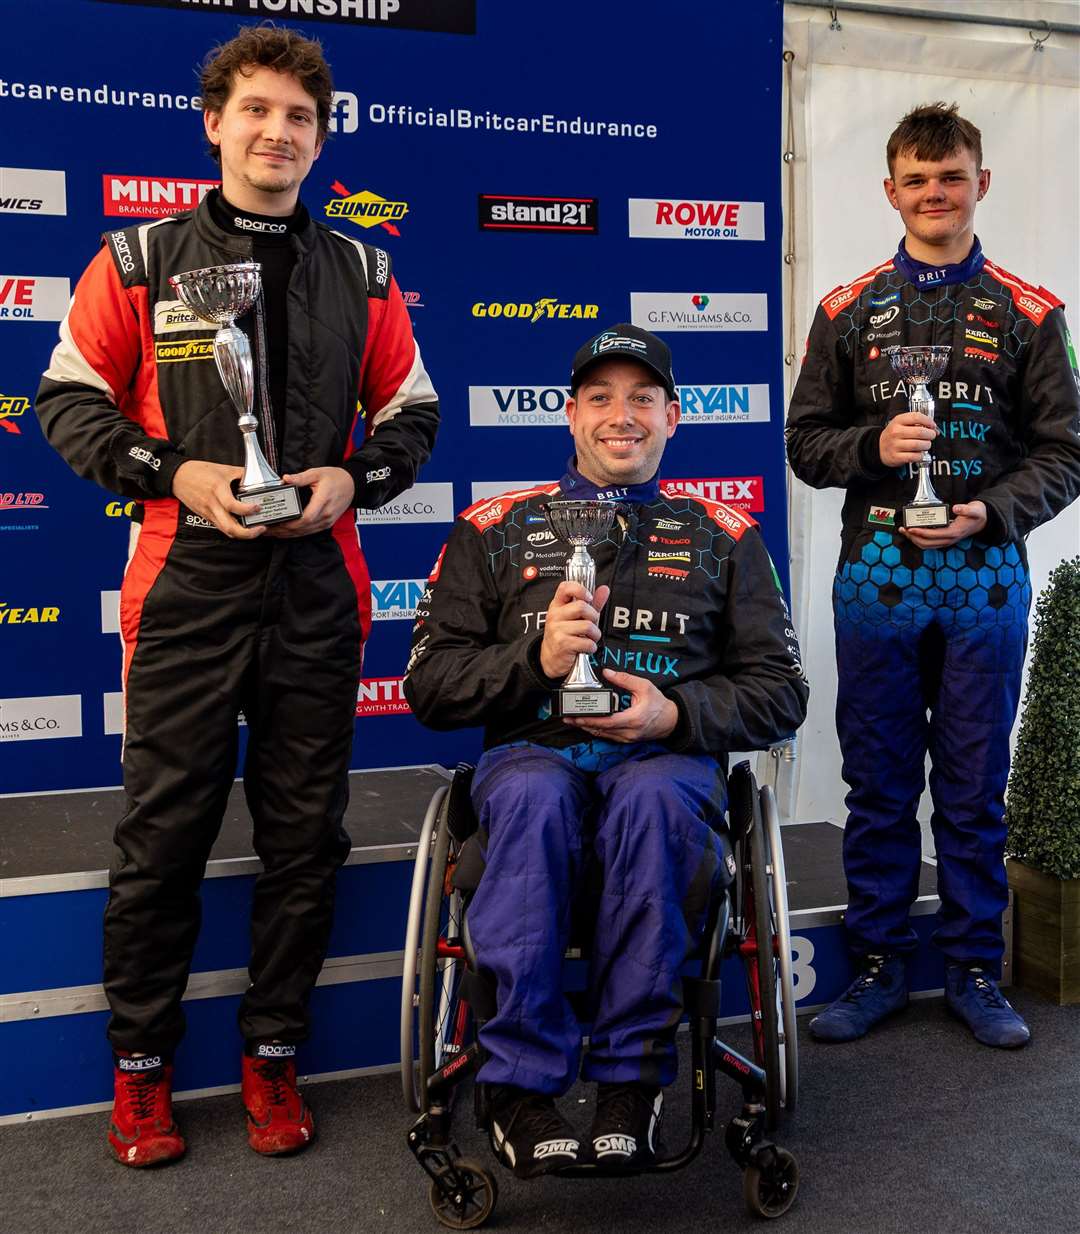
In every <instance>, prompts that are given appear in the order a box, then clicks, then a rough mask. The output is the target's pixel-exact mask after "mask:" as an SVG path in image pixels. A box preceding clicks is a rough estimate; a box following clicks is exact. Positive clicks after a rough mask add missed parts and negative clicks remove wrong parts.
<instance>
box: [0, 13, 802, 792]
mask: <svg viewBox="0 0 1080 1234" xmlns="http://www.w3.org/2000/svg"><path fill="white" fill-rule="evenodd" d="M2 9H3V14H2V15H3V22H4V31H5V38H4V41H3V48H2V50H0V121H2V124H3V131H4V143H3V154H2V155H0V162H2V163H3V167H2V168H0V554H2V558H0V560H2V574H0V578H2V586H0V791H5V792H31V791H41V790H49V789H63V788H76V787H86V786H100V785H111V784H116V783H118V782H119V779H120V766H119V749H120V737H119V735H118V726H119V700H118V697H117V691H118V690H119V677H120V646H119V639H118V635H117V634H116V633H115V631H114V629H113V628H112V626H113V624H114V623H112V621H111V620H110V616H109V614H110V612H111V609H112V608H113V607H114V604H113V597H111V595H110V594H109V593H112V592H115V591H116V590H117V589H118V588H119V586H120V581H121V577H122V571H123V564H124V560H125V555H126V546H127V537H128V519H127V517H126V516H125V514H124V507H123V503H122V502H117V501H116V499H115V496H114V495H112V494H109V493H105V492H103V491H102V490H100V489H98V488H97V487H95V486H94V485H92V484H90V483H87V482H85V481H82V480H79V479H77V478H76V477H75V476H74V475H72V473H71V472H70V471H69V470H68V469H67V467H66V465H65V464H64V463H63V461H62V460H61V459H60V458H59V457H58V456H57V455H55V454H54V453H53V452H52V450H51V449H50V448H49V446H48V445H47V444H46V443H45V441H44V440H43V438H42V436H41V432H40V429H39V428H38V425H37V421H36V419H35V417H34V414H33V409H32V406H30V404H31V403H32V400H33V396H34V392H35V390H36V387H37V383H38V379H39V376H40V374H41V372H42V370H43V369H44V368H45V367H46V365H47V362H48V358H49V354H50V351H51V349H52V346H53V344H54V342H55V340H56V336H57V330H58V321H57V320H56V318H58V317H59V316H61V315H62V312H63V306H64V304H65V303H66V296H67V294H68V287H67V286H66V285H65V283H64V282H63V280H70V283H71V285H74V282H75V280H76V279H77V278H78V276H79V274H80V273H81V271H82V269H83V268H84V267H85V265H86V264H87V262H88V261H89V260H90V258H91V257H92V256H93V253H94V251H95V248H96V245H97V242H98V235H99V233H100V232H101V231H103V230H107V229H110V228H113V227H118V226H121V225H126V224H127V223H129V222H131V221H134V220H136V219H138V218H139V217H152V216H153V213H154V212H155V211H156V212H167V210H168V208H169V207H168V204H167V203H168V201H169V199H170V198H171V199H172V200H173V201H174V202H176V203H177V204H178V205H179V206H180V207H181V208H182V207H183V205H184V204H185V202H186V201H187V200H190V199H192V195H194V194H197V192H198V191H199V190H198V187H197V185H196V184H195V182H198V181H208V180H212V179H214V176H215V171H216V168H215V165H214V164H213V163H212V162H211V161H210V160H209V158H208V157H207V156H206V155H205V153H204V152H203V140H202V125H201V116H200V113H199V111H198V110H197V108H198V101H197V97H196V96H197V94H198V85H197V75H196V71H197V65H198V63H199V61H200V59H201V57H202V55H203V53H204V52H205V51H206V49H207V48H208V47H209V46H210V45H211V44H213V43H215V42H217V41H219V40H224V39H227V38H229V37H230V36H231V35H232V34H233V33H234V32H235V30H236V28H237V25H238V23H239V21H241V20H252V19H258V18H259V17H260V16H274V17H275V18H276V19H277V20H278V21H282V22H287V23H288V24H294V25H296V26H297V27H298V28H300V29H302V30H304V31H305V32H307V33H310V34H312V35H313V36H316V37H319V38H320V39H322V40H323V43H324V45H325V47H326V49H327V53H328V58H329V59H330V61H331V63H332V64H333V67H334V70H335V79H336V85H337V88H338V90H339V92H340V96H339V100H338V105H337V107H336V110H335V129H336V131H335V132H334V134H333V135H332V139H331V140H330V141H329V142H328V144H327V146H326V148H325V150H324V152H323V155H322V157H321V159H320V160H319V161H318V162H317V163H316V164H315V166H314V169H313V171H312V174H311V176H310V177H309V179H308V181H307V183H306V185H305V188H304V190H303V197H304V200H305V202H306V204H307V206H308V208H309V209H310V210H311V212H312V214H313V215H315V216H316V217H320V218H324V219H327V218H328V213H327V211H328V207H329V208H330V209H331V210H333V211H336V212H337V213H336V215H335V216H333V217H330V218H329V219H328V221H330V222H331V224H332V225H333V226H336V227H338V228H339V229H340V230H344V231H348V232H350V233H351V234H354V235H357V236H362V237H363V238H364V239H366V240H369V241H370V242H372V243H375V244H378V245H381V246H382V247H384V248H386V249H387V250H388V251H389V252H390V253H391V255H392V257H393V261H394V266H395V271H396V274H397V277H398V281H399V283H400V285H401V287H402V289H403V290H404V291H405V292H406V293H407V299H409V300H410V301H411V302H412V308H411V313H412V318H413V324H414V327H415V330H416V334H417V337H418V339H419V342H420V346H421V348H422V351H423V354H424V358H425V362H426V365H427V368H428V370H429V372H430V373H431V375H432V378H433V380H434V383H435V385H436V388H437V389H438V391H439V394H440V399H441V404H442V411H443V427H442V432H441V435H440V439H439V443H438V445H437V447H436V452H435V456H434V458H433V459H432V461H431V463H430V464H429V466H428V467H427V468H426V469H425V471H424V474H423V476H422V477H421V480H422V487H421V488H420V489H419V490H418V491H417V492H415V493H413V494H411V495H409V494H407V495H405V496H404V497H403V498H402V499H400V501H398V502H396V503H394V509H393V511H392V512H391V513H392V515H393V516H394V518H395V520H396V521H390V522H383V523H377V524H373V525H368V524H364V525H362V526H361V529H360V530H361V536H362V540H363V544H364V549H365V552H366V554H367V557H368V561H369V564H370V567H371V575H372V578H373V579H374V580H376V581H377V582H378V583H379V584H380V596H379V597H377V603H376V607H377V609H382V610H384V611H383V612H382V614H381V619H378V620H377V621H376V624H375V626H374V629H373V634H372V638H371V641H370V643H369V647H368V654H367V660H366V664H365V673H366V674H367V675H368V676H369V677H370V678H372V679H376V681H375V684H370V685H367V686H365V687H364V689H363V693H364V694H365V695H366V697H367V700H368V704H367V705H366V706H365V707H361V709H360V710H361V711H364V710H367V711H373V712H375V713H379V712H386V711H390V712H393V711H394V710H395V709H397V710H400V704H399V703H398V702H397V698H398V684H397V683H398V679H399V678H400V675H401V672H402V668H403V665H404V662H405V659H406V656H407V647H408V641H409V630H410V625H411V623H410V621H408V620H406V619H402V618H400V617H398V616H397V614H398V613H399V612H405V611H408V604H409V603H410V602H412V603H415V594H416V588H415V586H413V585H411V584H412V583H413V581H414V580H420V579H423V578H424V577H425V576H426V574H427V572H428V570H429V569H430V567H431V564H432V562H433V561H434V560H435V557H436V555H437V553H438V550H439V547H440V545H441V544H442V542H443V540H444V539H445V536H446V533H447V530H448V523H449V518H450V515H451V512H452V511H454V510H460V509H462V508H463V507H465V506H466V505H468V504H469V503H470V502H471V501H472V500H473V497H474V490H473V485H474V484H485V485H488V486H489V488H488V489H485V490H483V491H484V492H487V491H490V486H497V487H507V486H509V485H510V484H512V483H516V482H519V481H534V480H548V479H557V478H558V476H559V475H560V474H561V471H562V467H563V464H564V462H565V460H566V458H567V455H568V453H569V447H570V438H569V436H568V434H567V432H566V430H565V427H562V426H561V406H562V399H563V395H564V393H565V388H564V383H565V382H566V380H567V376H568V371H569V360H570V357H571V355H572V354H573V352H574V350H575V349H576V348H577V347H578V345H579V344H580V343H581V342H582V341H584V339H585V338H586V337H588V336H589V335H590V334H591V333H593V332H594V331H595V329H596V328H597V327H598V326H600V325H604V324H611V323H614V322H617V321H624V320H628V319H630V317H631V303H632V299H631V298H632V295H634V294H635V293H636V296H637V298H636V299H635V301H634V303H635V305H636V311H637V313H638V314H640V316H639V317H638V320H639V321H640V324H643V325H652V326H653V328H658V329H659V331H660V332H661V333H663V335H664V337H665V338H666V339H667V340H668V342H669V343H670V344H671V347H672V349H673V352H674V358H675V372H676V378H677V380H678V381H679V382H680V383H681V385H682V386H683V393H682V397H683V401H684V418H683V426H682V427H681V428H680V430H679V432H678V433H677V435H676V437H675V439H674V441H673V442H672V443H671V444H670V446H669V448H668V453H667V457H666V462H665V467H664V474H665V475H667V476H669V477H673V478H686V479H693V480H699V481H718V480H727V481H728V483H727V484H726V485H724V486H716V485H708V484H707V485H705V486H704V488H699V489H698V491H703V492H704V493H705V495H708V496H716V497H718V498H720V499H731V500H732V501H733V502H734V503H735V504H738V505H741V506H742V508H744V509H749V511H750V513H752V514H753V516H754V517H755V518H757V519H758V520H759V521H760V523H761V524H762V527H763V529H764V532H765V537H766V540H767V542H768V544H769V547H770V549H771V551H772V553H773V556H774V558H775V559H776V561H777V564H778V567H779V568H780V570H781V574H782V575H784V576H786V569H785V564H786V556H787V552H786V539H785V498H784V464H783V447H782V441H781V425H782V381H781V356H782V343H781V300H780V296H781V277H780V272H781V264H782V263H781V248H780V244H781V213H780V158H779V155H780V68H781V42H780V32H781V6H780V4H779V3H778V2H777V3H773V2H771V0H769V2H763V3H758V4H754V5H684V6H669V7H668V8H663V7H658V6H656V5H655V4H654V3H652V2H651V0H621V2H620V3H614V2H611V3H601V4H595V5H581V4H580V3H577V0H549V2H548V3H545V4H543V5H524V4H506V3H500V2H498V0H476V3H475V4H473V3H471V0H454V3H452V4H449V5H446V4H442V5H440V4H435V3H433V2H432V0H401V3H400V4H397V5H393V4H389V5H388V4H383V3H381V2H380V0H364V2H363V3H360V4H353V3H346V2H345V0H341V2H338V0H203V2H202V3H196V2H195V0H51V2H50V3H49V4H47V5H30V4H25V5H24V4H21V3H19V4H14V3H11V2H10V0H4V3H3V5H2ZM305 10H308V11H309V12H310V13H311V16H312V21H311V22H310V23H305V20H304V17H303V14H304V12H305ZM431 13H435V14H438V15H441V16H439V17H436V18H430V19H429V14H431ZM316 19H317V20H316ZM440 21H441V26H440V28H439V29H438V30H435V29H433V28H432V27H433V26H434V25H436V24H439V22H440ZM470 30H471V31H472V32H471V33H470V32H469V31H470ZM88 49H90V52H91V54H88ZM46 172H51V173H54V174H52V175H44V174H42V173H46ZM57 172H62V173H63V176H62V177H59V176H57V175H56V174H55V173H57ZM155 196H156V197H157V198H158V199H159V200H158V201H157V204H156V205H155V204H154V198H155ZM525 198H540V199H545V200H541V201H531V202H530V201H526V200H523V199H525ZM147 199H149V200H150V202H151V204H150V205H149V206H147V205H146V201H147ZM349 199H352V203H353V204H346V205H344V206H343V205H342V204H340V203H342V202H348V201H349ZM375 199H382V200H384V201H385V202H387V203H390V204H388V205H386V206H383V207H378V209H379V211H380V212H381V219H380V218H375V219H373V218H372V217H371V214H370V213H368V214H366V215H361V216H357V215H356V214H355V213H354V212H355V211H356V210H358V209H363V208H364V206H363V203H365V202H366V203H369V204H368V207H367V209H368V210H369V211H370V208H371V206H370V203H371V202H372V201H374V200H375ZM512 199H516V200H512ZM559 199H569V200H565V201H562V200H559ZM35 203H37V204H35ZM333 203H338V204H337V205H333ZM355 203H361V204H360V205H357V204H355ZM757 203H761V204H760V205H759V204H757ZM172 208H176V206H174V207H172ZM358 217H362V218H364V220H365V221H368V222H371V223H372V224H373V225H372V226H370V227H362V226H361V225H360V223H359V222H358V221H357V218H358ZM481 218H483V219H484V220H485V221H486V222H487V223H488V224H489V225H491V224H499V225H498V226H489V228H488V229H483V230H482V229H481V227H480V219H481ZM522 222H525V223H527V224H528V227H527V228H522V227H521V226H520V225H519V224H520V223H522ZM384 223H385V224H387V225H384ZM532 228H536V229H535V230H533V229H532ZM688 233H689V234H688ZM731 297H734V298H731ZM58 305H59V307H57V306H58ZM766 305H767V328H766ZM477 306H479V307H477ZM491 306H495V307H494V308H492V307H491ZM507 306H513V307H507ZM526 306H527V307H526ZM481 313H482V314H483V315H479V314H481ZM657 313H663V314H667V315H666V316H664V317H662V318H657V317H656V316H651V315H650V314H657ZM658 321H659V322H661V323H662V324H660V325H659V326H658V324H657V323H658ZM676 326H677V327H678V328H672V327H676ZM702 327H707V328H704V329H703V328H702ZM470 387H474V390H473V394H472V399H471V400H470ZM548 421H550V423H548ZM237 440H238V443H239V434H238V436H237ZM238 458H239V445H238ZM421 520H427V521H421ZM394 583H400V584H401V586H396V587H395V586H392V584H394ZM379 616H380V614H379V613H377V617H379ZM80 729H81V735H78V736H76V735H67V736H65V735H64V734H74V733H78V732H79V730H80ZM57 734H60V736H57ZM476 749H477V741H476V736H475V734H472V733H470V734H450V735H447V734H434V733H428V732H426V731H425V730H423V729H422V728H421V727H420V726H419V725H418V724H417V723H416V722H415V721H414V720H413V719H412V717H411V716H409V715H407V714H406V715H402V714H362V715H361V716H360V717H359V718H358V720H357V739H356V745H355V757H354V766H357V767H378V766H396V765H401V764H411V763H421V762H453V761H454V760H455V759H456V758H458V757H462V756H465V755H468V754H474V753H475V751H476Z"/></svg>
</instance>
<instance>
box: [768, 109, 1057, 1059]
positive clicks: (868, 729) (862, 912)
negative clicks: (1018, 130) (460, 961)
mask: <svg viewBox="0 0 1080 1234" xmlns="http://www.w3.org/2000/svg"><path fill="white" fill-rule="evenodd" d="M887 157H888V163H889V178H888V179H886V181H885V191H886V195H887V196H888V199H889V201H890V202H891V203H892V205H893V206H894V207H895V208H896V209H897V210H898V211H899V212H900V215H901V217H902V219H903V221H904V224H905V229H906V234H905V236H904V239H903V240H902V241H901V243H900V248H899V251H898V252H897V254H896V255H895V257H893V258H891V259H890V260H888V261H886V262H884V263H883V264H882V265H880V266H877V267H875V268H874V269H873V270H870V271H868V272H867V273H866V274H864V275H862V276H861V277H860V278H858V279H856V280H855V281H854V282H852V283H849V284H847V285H845V286H841V287H837V288H835V289H834V290H833V291H831V292H830V293H829V294H828V295H827V296H825V298H824V299H823V300H822V301H821V304H820V306H819V307H818V310H817V313H816V315H815V317H814V320H813V324H812V325H811V329H810V335H809V339H808V341H807V351H806V357H805V359H804V361H803V366H802V372H801V374H800V377H799V380H798V383H797V385H796V387H795V391H794V395H793V397H792V401H791V407H790V411H789V415H788V427H787V444H788V455H789V459H790V462H791V467H792V470H793V471H794V472H795V474H796V475H797V476H798V477H799V478H800V479H802V480H804V481H805V482H806V483H807V484H810V485H812V486H813V487H815V488H826V487H841V488H844V489H846V491H847V492H846V499H845V502H844V509H843V531H842V536H841V550H840V560H839V565H838V568H837V574H836V579H835V583H834V589H833V603H834V613H835V621H836V648H837V677H838V690H837V728H838V733H839V737H840V745H841V750H842V752H843V774H844V779H845V781H846V782H847V783H848V785H849V787H850V790H851V791H850V792H849V794H848V796H847V806H848V810H849V815H848V820H847V827H846V831H845V837H844V866H845V872H846V875H847V881H848V893H849V904H848V909H847V915H846V925H847V931H848V935H849V941H850V944H851V947H852V950H853V952H854V954H855V957H856V960H857V962H858V964H859V970H860V971H859V973H858V975H857V976H856V978H855V981H854V982H853V984H852V985H851V986H850V987H849V988H848V990H847V991H846V992H845V993H844V994H843V996H842V997H841V998H840V999H838V1000H837V1001H836V1002H835V1003H833V1004H832V1005H831V1006H830V1007H828V1008H827V1009H826V1010H825V1011H824V1012H823V1013H822V1014H821V1015H819V1016H818V1017H817V1018H816V1019H815V1020H814V1021H813V1022H812V1024H811V1032H812V1033H813V1035H814V1036H816V1037H818V1038H820V1039H822V1040H829V1041H847V1040H852V1039H853V1038H856V1037H860V1036H862V1035H863V1033H865V1032H866V1031H867V1030H868V1029H869V1028H871V1027H872V1026H873V1025H874V1024H875V1023H877V1022H878V1021H879V1020H881V1019H883V1018H884V1017H885V1016H886V1015H889V1014H891V1013H892V1012H894V1011H897V1010H899V1009H900V1008H901V1007H903V1006H904V1005H905V1004H906V1002H907V984H906V977H905V968H904V956H905V955H906V954H908V953H910V952H911V951H912V950H913V949H914V947H915V945H916V935H915V932H914V931H913V929H912V927H911V924H910V922H909V920H908V911H909V908H910V906H911V903H912V901H913V900H914V899H915V897H916V895H917V894H918V892H917V887H918V873H919V863H920V858H921V835H920V829H919V825H918V822H917V820H916V808H917V805H918V802H919V798H920V795H921V793H922V790H923V783H924V773H923V769H924V764H925V758H926V754H927V751H929V754H930V758H931V762H932V768H933V769H932V771H931V773H930V791H931V794H932V797H933V803H934V810H933V814H932V817H931V825H932V828H933V832H934V840H935V847H936V855H937V867H938V886H939V893H940V897H941V911H940V916H939V921H938V928H937V930H936V933H935V935H934V942H935V944H936V945H937V946H938V947H939V948H940V949H941V951H943V952H944V955H945V959H946V965H947V967H946V997H947V1000H948V1005H949V1007H950V1009H951V1010H952V1011H953V1012H954V1013H956V1014H957V1015H958V1016H959V1017H960V1018H961V1019H962V1020H964V1021H965V1022H966V1023H967V1025H968V1026H969V1027H970V1028H971V1030H972V1031H973V1033H974V1034H975V1036H976V1038H977V1039H978V1040H979V1041H981V1042H983V1043H985V1044H987V1045H993V1046H1005V1047H1010V1046H1012V1047H1015V1046H1020V1045H1023V1044H1024V1043H1025V1042H1026V1041H1027V1040H1028V1039H1029V1036H1030V1034H1029V1031H1028V1029H1027V1026H1026V1025H1025V1024H1024V1022H1023V1020H1022V1019H1021V1018H1020V1017H1019V1016H1018V1015H1017V1014H1016V1012H1015V1011H1014V1010H1013V1009H1012V1008H1011V1007H1010V1006H1009V1004H1008V1002H1007V1001H1006V1000H1005V999H1004V998H1003V997H1002V995H1001V993H1000V991H999V990H998V988H997V984H996V979H997V978H998V977H999V976H1000V964H1001V957H1002V953H1003V942H1002V935H1001V915H1002V911H1003V909H1004V907H1005V905H1006V902H1007V886H1006V880H1005V869H1004V862H1003V856H1004V847H1005V826H1004V821H1003V819H1004V794H1005V787H1006V782H1007V779H1008V772H1009V734H1010V732H1011V730H1012V726H1013V721H1014V719H1015V715H1016V708H1017V702H1018V699H1019V693H1020V682H1021V674H1022V670H1023V663H1024V654H1025V651H1026V646H1027V615H1028V608H1029V605H1030V600H1031V587H1030V583H1029V579H1028V567H1027V556H1026V551H1025V545H1024V539H1025V537H1026V536H1027V534H1028V533H1029V532H1030V531H1032V530H1033V529H1034V528H1035V527H1038V526H1039V525H1040V524H1041V523H1044V522H1046V521H1047V520H1048V519H1051V518H1053V517H1054V516H1055V515H1056V514H1058V513H1059V512H1060V511H1061V510H1063V509H1064V508H1065V507H1066V506H1067V505H1068V504H1069V503H1070V502H1071V501H1073V500H1074V499H1075V498H1076V496H1077V494H1078V493H1080V435H1078V428H1080V416H1078V409H1080V393H1078V379H1077V374H1076V358H1075V353H1074V352H1073V349H1072V345H1071V341H1070V339H1069V334H1068V330H1067V328H1066V325H1065V317H1064V312H1063V307H1062V304H1061V301H1059V300H1058V299H1057V298H1056V297H1054V296H1053V295H1051V294H1050V293H1049V292H1048V291H1046V290H1045V289H1044V288H1042V287H1033V286H1031V285H1029V284H1028V283H1025V282H1023V281H1022V280H1021V279H1019V278H1017V277H1016V276H1015V275H1012V274H1010V273H1008V271H1006V270H1004V269H1002V267H1000V266H998V265H996V264H995V263H994V262H992V261H990V260H989V259H988V258H986V257H985V256H984V255H983V252H982V248H981V246H980V244H979V240H978V238H977V237H976V236H975V234H974V230H973V226H972V223H973V216H974V212H975V206H976V203H977V202H978V201H980V200H981V199H982V197H983V196H984V195H985V193H986V191H987V189H988V188H989V184H990V172H989V170H987V169H986V168H984V167H983V166H982V150H981V141H980V135H979V131H978V129H976V128H975V126H974V125H972V124H971V123H970V122H969V121H967V120H964V119H963V118H962V117H960V116H959V115H957V112H956V107H955V105H953V106H952V107H946V106H945V105H944V104H934V105H930V106H925V107H919V108H916V109H915V110H913V111H912V112H911V113H910V114H909V115H908V116H906V117H905V118H904V119H903V120H902V121H901V123H900V125H899V126H898V128H897V129H896V131H895V132H894V133H893V134H892V137H891V138H890V140H889V144H888V150H887ZM929 344H933V345H936V346H945V347H948V348H950V349H951V350H950V353H949V360H948V364H947V367H946V369H945V371H944V373H943V375H942V376H941V377H940V379H939V380H937V381H936V382H932V383H931V385H930V393H931V395H932V396H933V398H934V400H935V402H936V422H935V419H931V418H929V417H927V416H925V415H922V414H919V413H917V412H913V411H911V410H909V401H908V395H909V390H908V388H907V387H906V385H905V383H904V382H903V381H902V380H901V379H900V378H899V377H898V375H897V374H896V373H895V372H894V371H893V369H892V367H891V364H890V360H889V357H888V355H887V354H886V349H887V348H890V347H893V346H917V345H929ZM927 448H929V449H930V452H931V455H932V469H931V474H932V483H933V486H934V488H935V489H936V491H937V493H938V495H939V496H940V498H941V499H942V501H943V502H945V503H946V504H947V505H948V507H949V511H950V521H949V523H948V525H947V526H944V527H938V528H927V527H913V528H910V529H909V528H906V527H904V526H903V525H902V511H903V507H904V505H905V504H906V503H908V502H910V501H911V500H912V498H913V496H914V492H915V479H916V476H917V472H918V468H917V463H918V460H919V459H920V458H921V457H922V456H923V453H924V451H925V450H926V449H927ZM928 712H929V718H928Z"/></svg>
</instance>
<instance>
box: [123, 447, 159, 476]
mask: <svg viewBox="0 0 1080 1234" xmlns="http://www.w3.org/2000/svg"><path fill="white" fill-rule="evenodd" d="M128 455H129V456H130V457H131V458H133V459H135V460H136V461H137V462H139V463H145V464H146V465H147V467H151V468H153V470H154V471H160V470H161V459H159V458H158V457H157V455H156V454H151V453H150V451H149V450H146V449H144V448H143V447H142V446H132V447H131V449H130V450H129V451H128Z"/></svg>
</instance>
